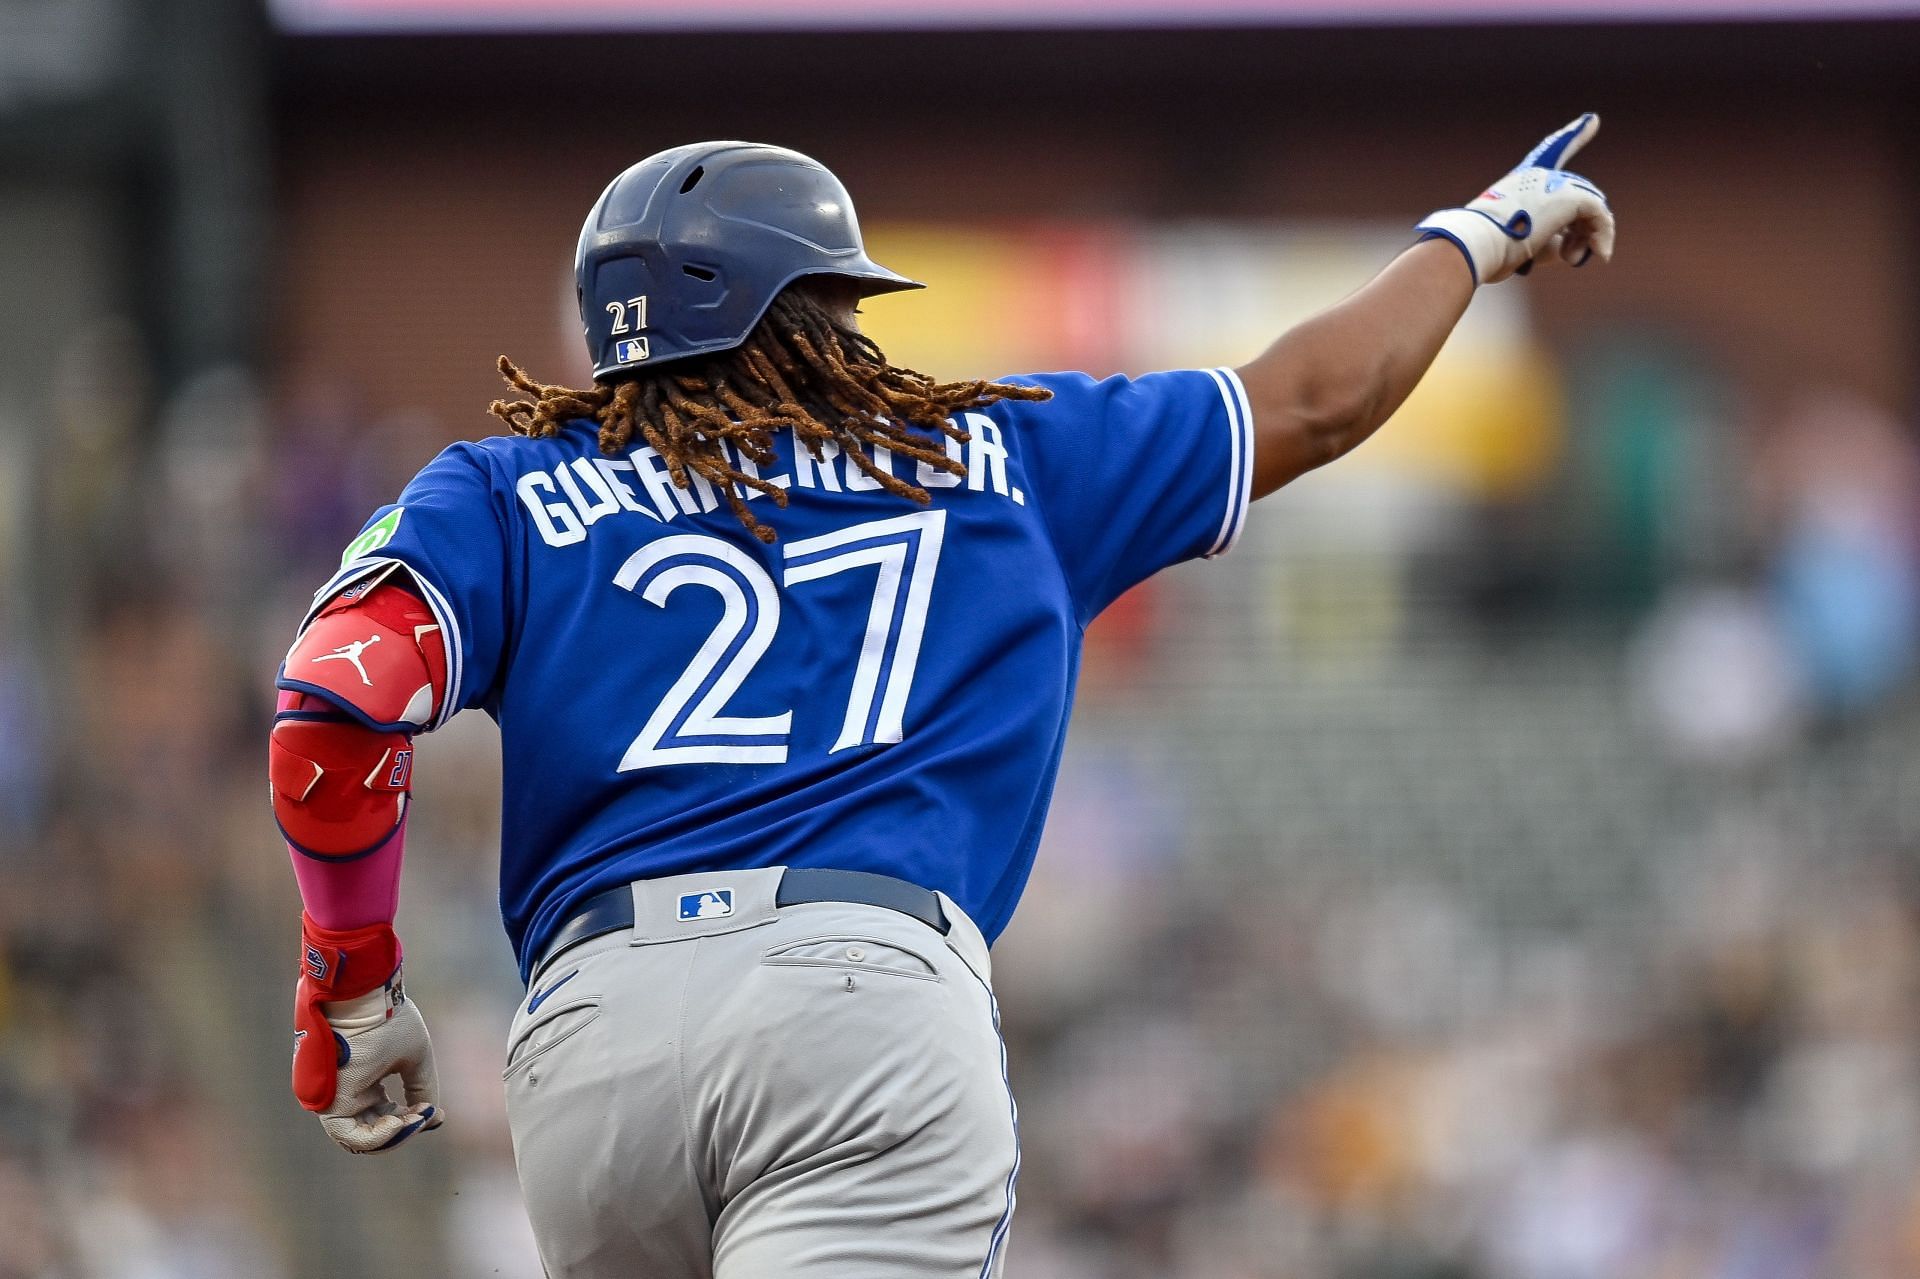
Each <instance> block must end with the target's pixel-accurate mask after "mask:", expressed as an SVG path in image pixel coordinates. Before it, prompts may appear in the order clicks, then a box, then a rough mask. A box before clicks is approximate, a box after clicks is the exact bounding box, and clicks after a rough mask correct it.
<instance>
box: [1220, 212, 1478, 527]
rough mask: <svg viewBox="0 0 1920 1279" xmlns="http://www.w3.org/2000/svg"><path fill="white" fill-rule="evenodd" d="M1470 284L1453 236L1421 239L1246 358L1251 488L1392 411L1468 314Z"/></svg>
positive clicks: (1329, 457)
mask: <svg viewBox="0 0 1920 1279" xmlns="http://www.w3.org/2000/svg"><path fill="white" fill-rule="evenodd" d="M1473 288H1474V285H1473V275H1472V273H1471V272H1470V271H1469V270H1468V269H1467V265H1466V263H1465V261H1464V260H1463V259H1462V258H1461V256H1460V253H1459V252H1458V251H1457V250H1456V249H1455V248H1454V247H1453V246H1452V245H1450V244H1448V243H1446V242H1445V241H1443V240H1426V241H1422V242H1421V243H1419V244H1416V245H1414V246H1413V247H1412V248H1410V249H1408V250H1407V251H1406V252H1405V253H1402V254H1401V255H1400V256H1399V257H1398V258H1395V259H1394V261H1393V262H1392V263H1391V264H1390V265H1388V267H1387V268H1386V270H1384V271H1382V272H1381V273H1380V274H1379V275H1377V276H1375V277H1374V278H1373V279H1372V280H1371V281H1370V282H1369V283H1368V284H1367V285H1366V286H1365V287H1364V288H1362V289H1360V290H1359V291H1358V292H1356V293H1354V294H1353V295H1352V296H1350V297H1348V298H1347V299H1346V300H1345V301H1343V302H1341V303H1339V304H1338V305H1336V306H1333V307H1330V308H1328V309H1327V310H1325V311H1322V312H1321V313H1320V314H1319V315H1316V316H1314V317H1313V318H1312V319H1310V320H1307V321H1305V322H1304V323H1302V324H1299V325H1296V326H1295V327H1294V328H1292V329H1289V330H1288V331H1287V332H1286V333H1285V334H1283V335H1282V336H1281V337H1280V339H1279V340H1278V341H1277V342H1275V343H1274V344H1273V345H1272V346H1270V347H1268V348H1267V350H1266V351H1265V352H1263V353H1262V354H1261V355H1260V356H1259V357H1258V358H1257V359H1255V360H1253V361H1252V362H1251V363H1248V364H1245V365H1242V366H1241V368H1240V369H1239V374H1240V380H1241V381H1242V382H1243V383H1244V384H1245V386H1246V388H1247V399H1248V401H1249V403H1250V405H1251V407H1252V409H1253V423H1254V432H1255V439H1254V471H1253V495H1254V496H1255V497H1264V496H1265V495H1267V494H1268V493H1271V492H1273V491H1274V490H1275V489H1277V488H1279V487H1280V486H1281V485H1283V484H1285V483H1287V482H1288V481H1289V480H1292V479H1295V478H1297V477H1299V476H1301V475H1303V474H1305V473H1306V472H1308V471H1310V470H1313V469H1314V468H1315V467H1318V466H1324V465H1326V464H1327V463H1328V462H1331V461H1333V460H1334V459H1335V458H1337V457H1340V456H1341V455H1342V454H1344V453H1346V452H1348V451H1349V450H1351V449H1352V448H1354V447H1355V446H1356V445H1358V444H1359V443H1360V442H1361V441H1362V440H1364V439H1366V438H1367V437H1368V436H1369V435H1372V434H1373V433H1374V432H1375V431H1376V430H1378V429H1379V428H1380V426H1381V425H1382V424H1383V423H1385V422H1386V420H1387V419H1388V418H1390V417H1392V416H1393V414H1394V411H1395V410H1396V409H1398V408H1399V407H1400V405H1401V404H1402V403H1403V402H1404V401H1405V400H1406V398H1407V396H1408V395H1409V394H1411V393H1412V391H1413V388H1414V387H1415V386H1416V385H1418V384H1419V381H1420V379H1421V377H1422V376H1424V375H1425V373H1426V371H1427V368H1428V367H1429V366H1430V365H1431V364H1432V363H1433V359H1434V357H1435V356H1436V355H1438V354H1439V353H1440V347H1441V346H1442V344H1444V343H1445V342H1446V340H1447V335H1448V334H1450V333H1452V332H1453V327H1454V325H1455V324H1457V323H1459V321H1460V317H1461V316H1462V315H1463V314H1465V312H1466V309H1467V303H1468V302H1469V301H1471V300H1472V298H1473Z"/></svg>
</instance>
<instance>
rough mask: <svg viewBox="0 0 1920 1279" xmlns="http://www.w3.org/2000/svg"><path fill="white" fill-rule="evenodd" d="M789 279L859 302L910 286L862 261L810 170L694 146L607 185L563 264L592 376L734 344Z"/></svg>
mask: <svg viewBox="0 0 1920 1279" xmlns="http://www.w3.org/2000/svg"><path fill="white" fill-rule="evenodd" d="M803 275H828V276H838V277H840V278H842V279H846V280H852V281H854V282H855V283H856V284H857V285H858V286H859V287H860V291H861V295H862V296H868V297H870V296H872V295H873V294H876V293H892V292H895V291H896V290H899V289H917V288H920V287H921V286H920V284H919V283H918V282H916V281H913V280H909V279H907V278H906V277H905V276H903V275H897V274H895V273H894V272H892V271H889V270H887V269H886V268H885V267H883V266H881V265H880V264H879V263H877V262H875V261H874V260H873V259H872V258H869V257H868V256H867V250H866V247H865V245H863V244H862V243H861V242H860V224H859V222H858V221H856V220H855V218H854V216H853V201H852V199H851V198H849V197H848V195H847V189H846V188H845V187H844V186H842V185H840V179H838V178H836V177H834V176H833V174H831V173H829V172H828V171H827V169H826V166H824V165H822V164H821V163H819V162H818V161H816V160H811V159H808V158H807V157H806V156H804V155H801V154H800V153H799V152H797V151H788V150H786V149H785V148H783V147H771V146H764V145H761V144H759V143H754V142H696V143H694V144H693V145H691V146H684V147H674V148H673V149H672V150H669V151H662V152H660V153H659V154H658V155H652V156H648V157H647V158H646V159H644V160H642V161H640V163H638V164H636V165H634V166H633V167H632V168H630V169H628V170H627V171H626V172H625V173H622V174H621V175H620V176H619V177H617V178H615V179H614V180H613V182H612V184H611V185H610V186H608V187H607V189H606V191H604V192H603V193H602V194H601V196H600V199H599V201H598V202H597V203H596V204H595V205H594V206H593V212H591V213H589V214H588V215H587V224H586V225H585V226H584V227H582V228H581V229H580V248H579V251H578V252H577V253H576V254H575V255H574V279H575V282H576V284H577V286H578V293H579V298H580V320H581V323H582V324H583V325H584V326H585V328H586V335H587V352H588V354H589V355H591V356H592V357H593V376H594V378H595V379H596V380H598V381H603V382H604V381H608V380H610V379H613V378H616V377H618V376H620V375H621V374H624V373H631V372H633V371H634V370H636V369H640V368H643V367H651V366H653V365H656V364H661V363H664V362H666V361H668V360H678V359H682V358H684V357H686V356H689V355H705V354H707V353H709V352H713V351H725V350H729V349H731V348H733V347H736V346H739V345H740V344H741V343H742V342H745V341H746V340H747V336H748V334H750V333H752V332H753V326H754V325H756V324H758V323H759V322H760V317H761V316H763V315H765V314H766V311H767V307H768V306H770V305H772V303H773V299H774V296H775V295H776V294H778V293H779V292H780V290H781V289H784V288H786V287H787V285H789V284H791V283H793V282H794V281H795V280H797V279H799V278H800V277H801V276H803Z"/></svg>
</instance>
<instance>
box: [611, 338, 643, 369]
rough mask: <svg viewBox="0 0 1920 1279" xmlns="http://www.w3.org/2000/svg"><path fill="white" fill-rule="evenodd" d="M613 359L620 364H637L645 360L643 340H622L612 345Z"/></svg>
mask: <svg viewBox="0 0 1920 1279" xmlns="http://www.w3.org/2000/svg"><path fill="white" fill-rule="evenodd" d="M613 358H614V359H615V360H617V361H619V362H620V363H621V364H637V363H639V362H640V361H641V360H644V359H646V358H647V340H646V339H645V338H623V339H622V340H620V341H618V342H615V343H614V344H613Z"/></svg>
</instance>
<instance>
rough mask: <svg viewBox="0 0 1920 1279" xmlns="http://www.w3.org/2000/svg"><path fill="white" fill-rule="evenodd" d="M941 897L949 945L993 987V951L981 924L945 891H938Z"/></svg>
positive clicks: (982, 979) (990, 988) (977, 975)
mask: <svg viewBox="0 0 1920 1279" xmlns="http://www.w3.org/2000/svg"><path fill="white" fill-rule="evenodd" d="M935 896H937V897H939V899H940V909H941V910H943V911H945V912H946V915H947V947H948V949H950V950H952V951H953V953H954V954H956V955H958V956H960V959H961V961H962V962H963V963H965V964H966V966H967V967H968V968H971V969H972V970H973V975H974V976H975V977H978V978H979V979H980V980H981V981H982V982H984V983H985V984H986V987H987V989H988V990H992V989H993V953H992V952H991V951H989V950H988V949H987V939H986V937H985V936H983V935H982V934H981V932H980V926H979V925H978V924H976V923H974V922H973V919H972V918H971V917H970V916H969V915H968V914H967V912H966V911H964V910H961V909H960V907H959V906H958V905H956V904H955V903H954V900H953V898H951V897H949V896H947V895H946V894H945V893H936V894H935Z"/></svg>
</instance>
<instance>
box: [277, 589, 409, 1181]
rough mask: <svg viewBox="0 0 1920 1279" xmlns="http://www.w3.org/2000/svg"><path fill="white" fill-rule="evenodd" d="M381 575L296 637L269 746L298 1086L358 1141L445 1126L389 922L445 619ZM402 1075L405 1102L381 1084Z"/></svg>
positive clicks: (361, 1148)
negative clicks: (292, 879)
mask: <svg viewBox="0 0 1920 1279" xmlns="http://www.w3.org/2000/svg"><path fill="white" fill-rule="evenodd" d="M402 581H404V578H401V579H399V580H396V579H394V578H393V577H392V576H391V575H382V576H381V577H376V578H373V579H370V580H368V581H366V582H363V583H360V584H358V585H356V586H354V587H351V588H349V589H347V590H346V591H343V592H342V593H341V594H340V595H339V596H337V597H335V598H334V599H333V600H332V601H330V602H329V603H328V604H327V605H326V606H325V607H324V608H322V609H321V610H320V612H319V614H318V615H317V616H315V617H314V619H313V621H312V622H311V623H310V624H309V625H308V626H307V628H306V629H305V631H304V632H303V633H302V634H301V636H300V638H299V639H298V640H297V641H295V643H294V646H293V648H292V650H291V651H290V652H289V653H288V654H287V660H286V662H285V664H284V665H283V666H282V667H281V672H280V677H279V679H278V680H277V681H276V683H277V685H278V687H279V688H280V690H281V696H280V708H279V711H278V713H277V715H276V716H275V719H274V726H273V733H272V737H271V741H270V744H269V747H268V773H269V777H270V781H271V791H272V799H273V810H274V819H275V821H276V822H278V824H279V826H280V831H281V833H282V834H283V835H284V836H285V837H286V840H287V844H288V847H289V848H290V850H291V851H292V853H293V856H294V864H295V868H296V872H297V874H298V875H299V878H300V882H301V892H302V896H303V898H304V899H305V903H306V910H305V911H304V912H303V914H302V916H301V968H300V977H299V982H298V985H297V987H296V992H295V1002H294V1058H293V1091H294V1095H295V1097H296V1098H297V1099H298V1100H299V1102H300V1104H301V1105H302V1106H304V1107H306V1108H307V1109H308V1110H311V1111H314V1112H316V1113H318V1114H319V1115H320V1116H321V1121H322V1124H323V1125H324V1126H325V1127H326V1129H327V1132H328V1135H329V1136H331V1137H332V1138H333V1139H334V1140H335V1141H336V1142H337V1143H339V1144H340V1145H341V1146H343V1147H345V1148H346V1149H348V1150H350V1151H353V1152H355V1153H369V1152H373V1151H379V1150H387V1149H391V1148H392V1147H394V1146H395V1145H398V1144H399V1143H400V1142H401V1141H404V1140H405V1139H406V1138H408V1137H410V1136H412V1135H413V1134H414V1133H416V1132H419V1131H422V1130H424V1129H428V1128H434V1127H438V1126H439V1123H440V1121H441V1114H440V1110H439V1107H438V1104H437V1102H436V1101H435V1098H436V1097H437V1096H438V1092H439V1086H438V1080H437V1078H436V1075H435V1071H434V1064H433V1050H432V1043H431V1041H430V1040H429V1039H428V1037H427V1033H426V1025H425V1023H424V1022H423V1021H422V1020H421V1018H420V1014H419V1011H418V1009H417V1008H415V1007H414V1006H413V1005H412V1004H411V1003H410V1002H408V1000H407V998H406V994H405V986H404V984H403V983H402V982H401V979H400V964H401V949H400V942H399V938H398V937H396V936H395V935H394V931H393V923H392V913H393V904H394V901H395V900H396V895H397V889H398V880H399V871H400V854H401V845H402V843H403V840H404V835H405V822H406V815H407V801H408V796H409V794H410V792H411V787H412V776H413V733H414V731H416V730H418V729H421V728H424V727H425V726H427V725H428V724H430V723H432V722H433V719H434V716H435V714H436V713H437V711H438V710H439V703H440V701H441V699H442V698H443V697H444V696H445V692H446V683H447V681H446V650H445V646H444V643H443V642H442V638H441V633H440V627H439V625H438V623H437V621H436V619H435V618H434V616H433V614H432V612H431V610H429V609H428V608H427V606H426V604H425V603H423V602H422V601H421V599H420V598H419V597H418V596H416V595H415V594H413V593H412V592H411V591H409V590H407V589H405V587H404V586H403V585H402ZM394 1074H398V1075H399V1076H400V1078H401V1081H402V1084H403V1086H404V1089H405V1101H406V1104H405V1105H404V1106H402V1105H399V1104H396V1103H395V1102H394V1101H393V1100H392V1099H391V1098H390V1097H389V1095H388V1094H387V1092H386V1088H385V1083H384V1081H385V1079H386V1078H387V1077H388V1076H390V1075H394Z"/></svg>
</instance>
